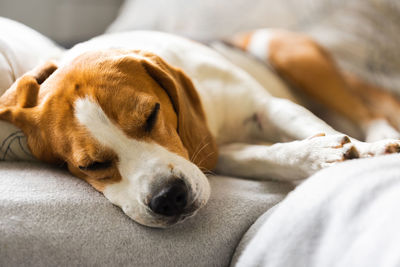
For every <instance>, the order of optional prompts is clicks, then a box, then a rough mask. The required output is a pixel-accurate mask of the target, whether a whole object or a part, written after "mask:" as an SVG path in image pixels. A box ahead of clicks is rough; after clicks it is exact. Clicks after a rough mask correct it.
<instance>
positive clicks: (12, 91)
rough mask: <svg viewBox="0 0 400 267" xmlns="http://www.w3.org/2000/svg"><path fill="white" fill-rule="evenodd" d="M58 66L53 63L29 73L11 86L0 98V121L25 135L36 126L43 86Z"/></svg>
mask: <svg viewBox="0 0 400 267" xmlns="http://www.w3.org/2000/svg"><path fill="white" fill-rule="evenodd" d="M56 69H57V66H56V65H55V64H54V63H52V62H46V63H45V64H43V65H40V66H39V67H37V68H35V69H33V70H32V71H29V72H28V73H26V74H25V75H23V76H22V77H20V78H19V79H17V81H16V82H15V83H14V84H13V85H11V87H10V88H9V89H8V90H7V91H6V92H5V93H4V94H3V95H2V96H1V97H0V120H5V121H8V122H10V123H12V124H14V125H15V126H17V127H18V128H20V129H21V130H22V131H24V132H25V134H27V133H29V128H30V127H32V126H34V125H36V123H37V120H38V110H37V109H36V108H35V107H36V106H37V104H38V95H39V90H40V84H42V83H43V82H44V81H45V80H46V79H47V78H48V77H49V76H50V75H51V74H52V73H53V72H54V71H55V70H56Z"/></svg>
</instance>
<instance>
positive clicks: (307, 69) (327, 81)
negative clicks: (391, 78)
mask: <svg viewBox="0 0 400 267" xmlns="http://www.w3.org/2000/svg"><path fill="white" fill-rule="evenodd" d="M243 40H247V42H246V45H244V43H243ZM240 43H241V44H242V45H241V47H242V48H243V49H245V50H247V51H248V52H250V53H251V54H253V55H255V56H256V57H258V58H259V59H260V60H262V61H264V62H268V63H270V64H271V65H272V66H273V67H274V69H275V70H276V71H277V72H278V73H279V74H280V75H281V76H282V77H283V78H284V79H285V80H286V81H287V82H288V83H289V84H291V85H292V86H293V87H294V88H295V89H296V90H297V92H299V93H300V94H303V95H305V96H306V97H308V98H310V99H313V100H315V101H316V102H318V103H320V104H322V105H324V106H325V107H326V108H328V109H331V110H333V111H335V112H337V113H338V114H341V115H342V116H345V117H346V118H348V119H350V121H352V122H353V123H354V124H355V125H357V126H358V127H359V128H360V129H361V130H362V131H363V133H364V135H365V139H366V140H367V141H377V140H381V139H387V138H394V139H397V138H399V137H400V133H399V132H398V131H397V130H399V129H400V123H397V122H393V119H391V118H390V117H393V114H399V112H391V113H390V114H382V111H384V110H388V109H389V108H388V107H387V106H389V107H396V108H395V109H397V111H399V110H400V104H399V101H398V100H397V101H394V98H393V96H392V97H389V96H388V95H389V94H388V93H386V94H385V93H384V91H382V90H372V89H371V86H369V85H366V83H362V82H361V81H360V80H358V81H357V80H355V79H354V78H353V79H349V78H348V77H346V76H345V75H343V73H341V71H340V70H339V68H338V66H337V65H336V63H335V61H334V59H333V58H332V57H331V55H330V54H329V52H328V51H326V50H325V49H324V48H323V47H322V46H321V45H319V44H318V43H317V42H316V41H314V40H312V39H311V38H310V37H308V36H307V35H305V34H301V33H295V32H289V31H284V30H273V29H265V30H258V31H255V32H253V33H251V34H249V35H248V36H247V39H244V38H238V40H237V41H236V45H239V46H240ZM353 87H355V88H353ZM371 90H372V91H374V92H373V93H372V94H371ZM368 97H369V98H370V99H371V98H372V97H375V99H374V100H373V101H372V102H371V101H370V103H368V101H367V102H366V100H365V98H368ZM377 102H380V103H378V105H380V108H379V109H377V108H374V107H373V105H371V104H372V103H377ZM393 103H395V105H393ZM391 110H393V108H392V109H391ZM396 117H400V116H396ZM395 120H397V121H400V119H397V118H395ZM389 122H390V123H389ZM393 126H394V127H396V128H397V130H396V129H395V128H393Z"/></svg>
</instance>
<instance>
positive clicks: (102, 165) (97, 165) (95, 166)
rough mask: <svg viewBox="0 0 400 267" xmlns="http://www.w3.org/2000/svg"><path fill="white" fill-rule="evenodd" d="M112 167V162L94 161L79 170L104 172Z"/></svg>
mask: <svg viewBox="0 0 400 267" xmlns="http://www.w3.org/2000/svg"><path fill="white" fill-rule="evenodd" d="M111 165H112V161H111V160H108V161H94V162H92V163H90V164H88V165H85V166H79V169H81V170H82V171H97V170H104V169H108V168H110V167H111Z"/></svg>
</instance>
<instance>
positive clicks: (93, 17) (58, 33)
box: [0, 0, 123, 47]
mask: <svg viewBox="0 0 400 267" xmlns="http://www.w3.org/2000/svg"><path fill="white" fill-rule="evenodd" d="M122 2H123V0H0V16H2V17H6V18H10V19H13V20H16V21H19V22H22V23H23V24H25V25H27V26H29V27H31V28H33V29H35V30H37V31H39V32H40V33H42V34H44V35H46V36H47V37H49V38H50V39H52V40H54V41H56V42H57V43H59V44H60V45H62V46H65V47H70V46H72V45H73V44H75V43H77V42H81V41H84V40H87V39H89V38H91V37H94V36H96V35H99V34H102V33H103V32H104V31H105V30H106V28H107V27H108V26H109V25H110V24H111V22H112V21H113V20H114V19H115V18H116V17H117V14H118V10H119V8H120V6H121V4H122Z"/></svg>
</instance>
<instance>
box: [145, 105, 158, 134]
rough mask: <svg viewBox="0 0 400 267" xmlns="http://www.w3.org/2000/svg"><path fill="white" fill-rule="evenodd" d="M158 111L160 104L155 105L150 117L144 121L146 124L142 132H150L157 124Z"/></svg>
mask: <svg viewBox="0 0 400 267" xmlns="http://www.w3.org/2000/svg"><path fill="white" fill-rule="evenodd" d="M159 111H160V103H157V104H156V105H155V106H154V108H153V110H152V111H151V113H150V115H149V116H148V117H147V119H146V124H145V126H144V130H145V131H146V132H151V130H152V129H153V128H154V125H155V124H156V122H157V118H158V113H159Z"/></svg>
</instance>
